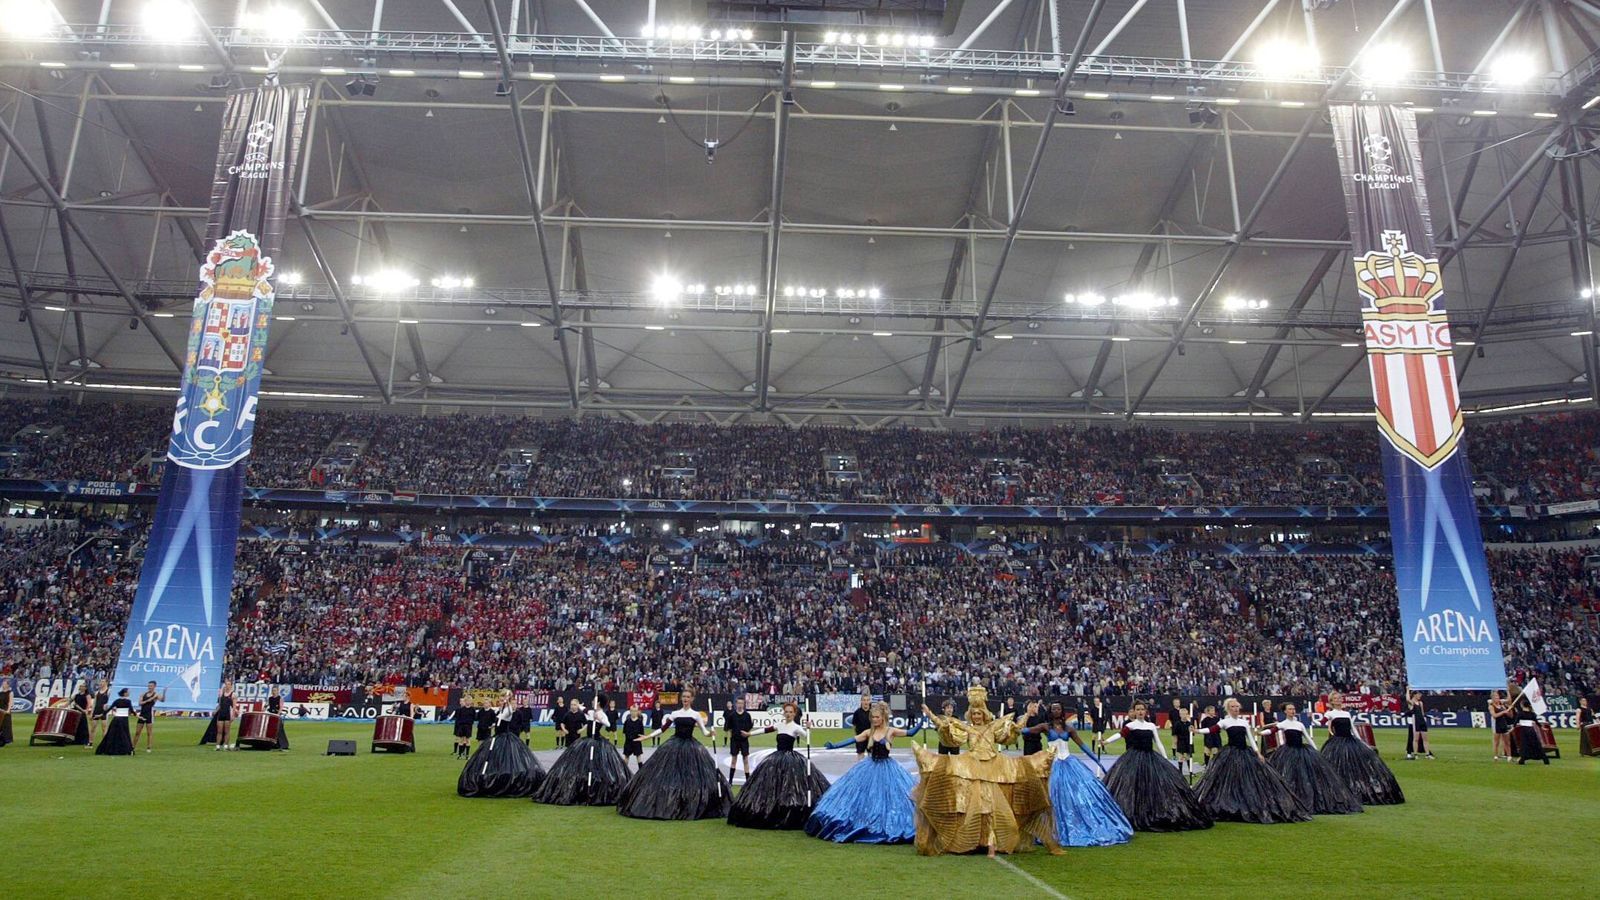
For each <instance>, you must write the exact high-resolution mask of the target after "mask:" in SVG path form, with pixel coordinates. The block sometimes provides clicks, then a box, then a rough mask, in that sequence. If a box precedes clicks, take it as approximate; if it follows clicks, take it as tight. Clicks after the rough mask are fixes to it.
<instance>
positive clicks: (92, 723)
mask: <svg viewBox="0 0 1600 900" xmlns="http://www.w3.org/2000/svg"><path fill="white" fill-rule="evenodd" d="M110 709H111V688H110V687H109V686H108V685H107V684H106V680H105V679H104V678H102V679H100V681H99V682H98V683H97V684H95V686H94V709H93V711H92V712H91V713H90V714H89V740H91V741H93V740H96V739H97V738H98V737H100V736H103V735H104V734H105V730H106V716H107V714H108V713H109V712H110Z"/></svg>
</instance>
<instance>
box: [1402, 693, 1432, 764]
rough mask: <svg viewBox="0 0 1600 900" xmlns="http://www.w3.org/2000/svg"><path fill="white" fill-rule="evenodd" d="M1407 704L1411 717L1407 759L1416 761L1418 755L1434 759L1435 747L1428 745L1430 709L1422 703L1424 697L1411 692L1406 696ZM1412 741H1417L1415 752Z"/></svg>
mask: <svg viewBox="0 0 1600 900" xmlns="http://www.w3.org/2000/svg"><path fill="white" fill-rule="evenodd" d="M1406 703H1407V706H1408V707H1409V715H1410V716H1411V735H1410V737H1408V738H1407V739H1406V759H1416V758H1417V757H1416V755H1415V754H1416V753H1421V754H1423V755H1424V756H1425V757H1427V758H1428V759H1433V747H1432V746H1430V745H1429V744H1428V708H1427V707H1426V706H1424V705H1423V703H1422V695H1421V694H1420V693H1418V692H1416V691H1411V692H1410V693H1409V694H1407V695H1406ZM1412 740H1415V741H1416V750H1415V752H1413V750H1412V748H1411V742H1412Z"/></svg>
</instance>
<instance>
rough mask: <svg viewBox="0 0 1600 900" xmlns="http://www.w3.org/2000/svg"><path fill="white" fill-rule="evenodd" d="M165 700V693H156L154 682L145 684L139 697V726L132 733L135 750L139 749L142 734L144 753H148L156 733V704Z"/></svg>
mask: <svg viewBox="0 0 1600 900" xmlns="http://www.w3.org/2000/svg"><path fill="white" fill-rule="evenodd" d="M166 700H167V694H166V692H165V691H157V690H156V683H155V682H154V681H151V682H147V683H146V684H145V686H144V693H142V694H140V695H139V724H138V726H137V727H136V728H135V729H134V732H133V746H134V749H135V750H137V749H138V748H139V735H141V734H142V735H144V752H146V753H149V752H150V742H151V741H152V740H153V739H154V737H155V732H156V703H157V702H158V701H159V702H162V703H165V702H166Z"/></svg>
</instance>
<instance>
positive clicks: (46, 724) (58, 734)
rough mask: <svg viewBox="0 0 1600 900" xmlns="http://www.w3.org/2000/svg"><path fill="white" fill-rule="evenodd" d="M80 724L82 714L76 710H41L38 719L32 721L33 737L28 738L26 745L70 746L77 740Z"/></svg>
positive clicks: (55, 707)
mask: <svg viewBox="0 0 1600 900" xmlns="http://www.w3.org/2000/svg"><path fill="white" fill-rule="evenodd" d="M82 722H83V713H82V712H79V711H78V710H76V709H69V708H67V707H64V706H51V707H46V708H45V709H41V710H39V716H38V718H36V719H34V720H33V736H32V737H30V738H28V744H29V745H30V746H31V745H33V744H38V743H45V744H55V745H56V746H61V745H62V744H71V743H73V742H75V741H76V740H77V739H78V726H79V725H80V724H81V723H82Z"/></svg>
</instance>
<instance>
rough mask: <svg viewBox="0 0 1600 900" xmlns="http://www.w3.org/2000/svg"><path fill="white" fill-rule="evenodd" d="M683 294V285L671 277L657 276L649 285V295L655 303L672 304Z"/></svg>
mask: <svg viewBox="0 0 1600 900" xmlns="http://www.w3.org/2000/svg"><path fill="white" fill-rule="evenodd" d="M682 294H683V284H682V282H680V281H678V279H676V278H673V277H672V276H671V275H665V274H663V275H657V276H656V279H655V281H652V282H651V283H650V295H651V296H652V297H654V298H655V301H656V302H657V303H662V304H666V303H672V302H674V301H676V300H677V299H678V297H679V296H681V295H682Z"/></svg>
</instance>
